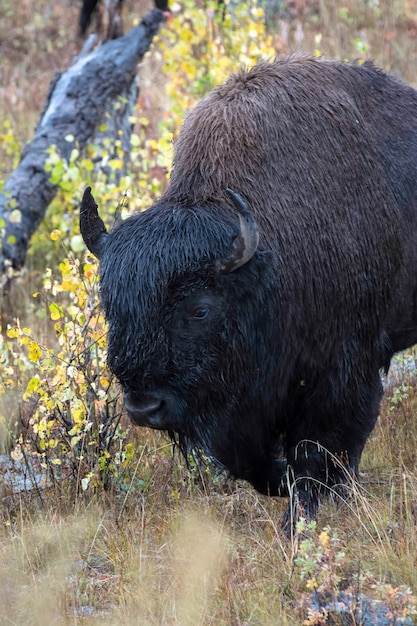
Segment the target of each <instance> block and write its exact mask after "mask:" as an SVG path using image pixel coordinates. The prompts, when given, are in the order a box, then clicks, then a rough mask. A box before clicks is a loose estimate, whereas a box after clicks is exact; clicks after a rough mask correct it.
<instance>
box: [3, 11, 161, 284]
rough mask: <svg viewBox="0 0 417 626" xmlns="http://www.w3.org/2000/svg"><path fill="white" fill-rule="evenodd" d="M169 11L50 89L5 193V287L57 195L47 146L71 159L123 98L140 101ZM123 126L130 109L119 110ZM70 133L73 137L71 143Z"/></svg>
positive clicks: (83, 57)
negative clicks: (143, 64)
mask: <svg viewBox="0 0 417 626" xmlns="http://www.w3.org/2000/svg"><path fill="white" fill-rule="evenodd" d="M163 19H164V14H163V13H162V12H161V11H159V10H158V9H154V10H152V11H150V12H149V13H148V14H147V15H146V16H145V17H144V18H143V19H142V21H141V23H140V24H139V25H138V26H137V27H135V28H133V29H132V30H131V31H130V32H129V33H128V34H127V35H124V36H123V37H119V38H118V39H114V40H112V41H108V42H107V43H105V44H104V45H102V46H100V47H99V48H96V49H94V50H93V51H92V52H91V53H89V54H80V55H79V57H77V58H76V59H75V61H74V62H73V64H72V65H71V66H70V67H69V68H68V69H67V70H66V71H65V72H64V73H62V74H61V75H59V76H58V77H57V78H56V79H55V80H54V81H53V84H52V85H51V87H50V91H49V96H48V99H47V102H46V105H45V109H44V111H43V113H42V115H41V118H40V121H39V123H38V126H37V128H36V131H35V136H34V138H33V140H32V141H31V142H30V143H29V144H28V145H27V146H26V147H25V149H24V150H23V153H22V157H21V160H20V163H19V165H18V166H17V168H16V169H15V170H14V171H13V172H12V174H11V176H10V178H9V179H8V180H7V182H6V184H5V186H4V188H3V190H2V192H1V193H0V244H1V246H0V289H1V290H4V289H5V287H7V285H8V283H9V281H10V279H11V277H12V276H13V275H14V274H15V272H16V271H19V270H20V269H21V268H22V267H23V265H24V262H25V257H26V252H27V248H28V244H29V241H30V237H31V236H32V235H33V233H34V232H35V230H36V228H37V227H38V225H39V223H40V222H41V220H42V218H43V217H44V215H45V212H46V209H47V207H48V205H49V204H50V202H51V201H52V199H53V198H54V196H55V195H56V193H57V186H56V185H54V184H52V183H51V182H50V180H49V176H50V174H49V172H47V171H45V167H44V166H45V161H46V158H47V156H48V155H47V150H48V148H49V147H50V146H51V145H55V146H56V149H57V151H58V152H59V153H60V154H61V156H62V157H63V158H66V159H68V158H69V156H70V154H71V151H72V150H73V149H74V148H75V147H77V148H78V149H79V150H83V149H84V148H85V146H86V145H87V144H88V143H89V142H91V140H92V139H93V137H94V135H95V132H96V129H98V127H99V126H100V125H101V124H102V123H103V122H104V121H105V115H106V112H107V111H109V110H110V109H111V107H112V104H113V103H114V102H115V100H116V99H118V98H119V97H120V96H122V97H123V98H124V99H125V101H126V102H127V103H129V102H130V103H132V100H134V101H135V100H136V98H135V97H134V96H135V94H136V95H137V91H135V90H137V86H136V68H137V64H138V62H139V61H140V59H141V58H142V57H143V56H144V54H145V53H146V52H147V51H148V50H149V48H150V46H151V43H152V40H153V38H154V36H155V35H156V33H157V32H158V29H159V26H160V24H161V22H162V20H163ZM119 115H120V120H118V122H117V124H120V125H122V124H123V120H126V119H127V118H128V116H129V115H131V111H130V109H129V105H128V104H127V106H126V110H125V112H124V113H123V112H122V113H119ZM68 136H72V137H73V138H74V140H73V141H68Z"/></svg>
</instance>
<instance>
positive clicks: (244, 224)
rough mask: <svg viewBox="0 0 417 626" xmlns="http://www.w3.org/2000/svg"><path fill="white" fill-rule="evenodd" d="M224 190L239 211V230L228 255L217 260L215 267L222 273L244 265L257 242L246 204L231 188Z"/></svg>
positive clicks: (254, 228) (255, 225)
mask: <svg viewBox="0 0 417 626" xmlns="http://www.w3.org/2000/svg"><path fill="white" fill-rule="evenodd" d="M226 192H227V193H228V194H229V196H230V198H231V199H232V202H233V204H234V205H235V207H236V209H237V210H238V212H239V225H240V230H239V234H238V235H237V236H236V237H235V238H234V240H233V244H232V250H231V252H230V254H229V256H227V257H225V258H223V259H219V260H218V261H217V267H218V269H219V271H220V272H221V273H222V274H230V272H234V271H235V270H237V269H238V268H239V267H242V265H245V263H247V262H248V261H249V260H250V259H251V258H252V257H253V255H254V254H255V252H256V249H257V247H258V243H259V233H258V226H257V224H256V220H255V218H254V217H253V215H252V213H251V212H250V211H249V208H248V205H247V204H246V202H245V201H244V200H243V198H242V197H241V196H239V194H237V193H235V192H234V191H233V189H229V188H228V189H226Z"/></svg>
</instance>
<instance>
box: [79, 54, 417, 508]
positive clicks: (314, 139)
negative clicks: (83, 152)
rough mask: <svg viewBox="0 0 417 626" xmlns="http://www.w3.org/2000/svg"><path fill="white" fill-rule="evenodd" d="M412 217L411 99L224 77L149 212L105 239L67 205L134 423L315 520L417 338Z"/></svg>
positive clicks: (351, 87) (386, 80)
mask: <svg viewBox="0 0 417 626" xmlns="http://www.w3.org/2000/svg"><path fill="white" fill-rule="evenodd" d="M416 202H417V92H416V91H414V90H413V89H412V88H411V87H409V86H407V85H405V84H403V83H402V82H400V81H399V80H397V79H395V78H394V77H392V76H389V75H387V74H385V73H384V72H382V71H381V70H379V69H377V68H376V67H375V66H374V65H373V64H372V63H368V62H366V63H364V64H358V63H353V64H347V63H340V62H337V61H332V60H325V59H320V60H318V59H314V58H309V57H305V56H294V55H293V56H289V57H286V58H284V59H278V60H276V61H274V62H260V63H258V65H256V66H255V67H253V68H252V69H250V70H249V71H244V70H241V71H239V72H237V73H236V74H233V75H232V76H231V77H230V78H229V79H228V80H227V81H226V82H225V84H223V85H221V86H219V87H217V88H215V89H214V90H213V91H212V92H211V93H210V94H209V95H208V96H207V97H205V98H204V99H203V100H202V101H201V102H199V104H197V106H196V107H195V108H194V109H193V110H192V111H191V112H190V113H189V114H188V116H187V117H186V119H185V121H184V124H183V126H182V129H181V131H180V134H179V137H178V139H177V141H176V144H175V155H174V162H173V169H172V173H171V178H170V183H169V187H168V189H167V191H166V192H165V193H164V194H163V196H162V197H161V199H160V200H158V201H157V202H156V203H155V204H154V205H153V206H152V207H151V208H149V209H148V210H147V211H145V212H143V213H140V214H139V215H134V216H132V217H130V218H128V219H127V220H125V221H124V222H122V223H121V224H120V225H118V226H117V227H116V228H114V229H113V230H112V231H111V232H109V233H107V232H106V229H105V227H104V224H103V222H102V220H101V218H100V217H99V216H98V213H97V206H96V204H95V202H94V200H93V198H92V196H91V193H90V189H89V188H87V190H86V191H85V194H84V197H83V201H82V206H81V217H80V219H81V231H82V234H83V237H84V240H85V243H86V244H87V246H88V248H89V249H90V251H91V252H92V253H93V254H95V255H96V256H97V257H98V258H99V259H100V274H101V299H102V304H103V306H104V309H105V312H106V316H107V320H108V324H109V336H108V363H109V366H110V368H111V370H112V371H113V372H114V373H115V374H116V376H117V377H118V379H119V381H120V383H121V385H122V387H123V389H124V393H125V405H126V408H127V411H128V413H129V415H130V417H131V418H132V420H133V421H134V422H135V423H136V424H138V425H140V426H148V427H151V428H157V429H161V430H165V431H168V432H169V433H170V435H171V436H172V437H173V438H174V439H175V440H176V441H177V442H178V443H179V445H180V447H181V449H182V451H183V452H184V453H186V454H187V453H189V452H190V451H191V450H201V451H203V452H204V454H205V455H208V456H209V457H210V458H211V459H213V460H214V461H215V462H216V463H217V464H218V465H219V466H220V467H221V468H223V469H226V470H227V471H228V472H229V473H230V475H231V476H233V477H236V478H241V479H245V480H247V481H249V482H250V483H251V484H252V485H253V486H254V487H255V488H256V489H257V490H258V491H259V492H261V493H264V494H270V495H271V496H276V495H278V496H280V495H286V494H288V493H289V492H291V493H293V494H295V495H296V496H297V498H298V501H299V503H301V505H302V506H303V507H304V509H305V513H306V514H307V515H310V516H314V515H315V514H316V509H317V504H318V500H319V496H320V495H321V493H323V492H326V491H327V492H329V491H333V490H335V489H336V490H337V488H338V486H340V485H342V484H343V482H344V479H345V477H346V475H347V473H349V474H351V475H353V476H355V475H356V474H357V470H358V463H359V460H360V457H361V453H362V450H363V447H364V445H365V443H366V440H367V439H368V437H369V434H370V433H371V431H372V429H373V427H374V425H375V421H376V419H377V416H378V411H379V405H380V400H381V395H382V386H381V379H380V370H381V368H385V369H387V368H388V367H389V363H390V359H391V357H392V356H393V354H394V353H395V352H397V351H398V350H402V349H404V348H407V347H408V346H411V345H412V344H414V343H416V342H417V288H416V281H417V259H416V257H417V239H416V220H417V211H416ZM329 453H330V454H329ZM346 472H347V473H346ZM297 498H295V501H296V500H297Z"/></svg>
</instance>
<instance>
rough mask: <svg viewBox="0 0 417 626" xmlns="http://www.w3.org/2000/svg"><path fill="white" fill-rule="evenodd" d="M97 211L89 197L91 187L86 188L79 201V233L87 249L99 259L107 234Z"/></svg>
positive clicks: (91, 197) (90, 196) (91, 198)
mask: <svg viewBox="0 0 417 626" xmlns="http://www.w3.org/2000/svg"><path fill="white" fill-rule="evenodd" d="M97 209H98V206H97V204H96V203H95V201H94V198H93V196H92V195H91V187H87V188H86V190H85V191H84V194H83V199H82V201H81V208H80V231H81V235H82V238H83V239H84V242H85V244H86V246H87V248H88V249H89V250H90V252H92V253H93V254H94V256H96V257H97V258H98V259H100V257H101V255H102V253H103V250H104V247H105V243H106V239H107V237H108V233H107V230H106V227H105V225H104V222H103V220H102V219H101V217H100V216H99V214H98V211H97Z"/></svg>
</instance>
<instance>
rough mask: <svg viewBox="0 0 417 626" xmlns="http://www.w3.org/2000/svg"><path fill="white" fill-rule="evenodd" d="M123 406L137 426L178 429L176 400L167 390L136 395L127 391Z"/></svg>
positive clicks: (178, 420)
mask: <svg viewBox="0 0 417 626" xmlns="http://www.w3.org/2000/svg"><path fill="white" fill-rule="evenodd" d="M124 402H125V407H126V410H127V412H128V415H129V417H130V419H131V420H132V422H134V423H135V424H136V425H137V426H145V427H147V428H155V429H157V430H178V428H179V426H180V419H179V410H178V409H179V407H178V402H177V401H176V399H175V398H174V397H173V396H172V394H171V393H169V392H166V391H164V392H159V391H158V392H152V393H146V394H143V395H141V396H138V395H137V394H135V393H134V392H131V391H127V392H126V393H125V396H124Z"/></svg>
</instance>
